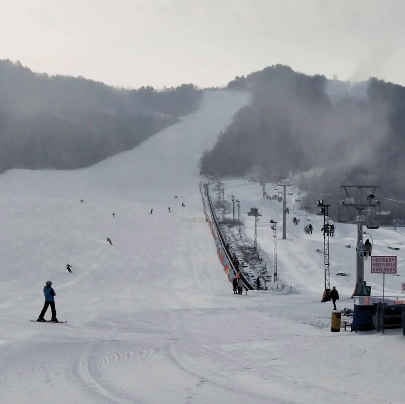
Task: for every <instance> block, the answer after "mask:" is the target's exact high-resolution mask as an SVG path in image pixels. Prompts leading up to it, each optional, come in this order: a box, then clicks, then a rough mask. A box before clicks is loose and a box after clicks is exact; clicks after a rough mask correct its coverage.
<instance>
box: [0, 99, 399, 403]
mask: <svg viewBox="0 0 405 404" xmlns="http://www.w3.org/2000/svg"><path fill="white" fill-rule="evenodd" d="M248 102H249V97H248V96H247V95H246V94H242V93H238V92H205V94H204V100H203V103H202V105H201V107H200V109H199V110H198V111H197V112H196V113H195V114H192V115H190V116H187V117H184V118H182V121H181V122H180V123H178V124H177V125H174V126H172V127H170V128H167V129H165V130H164V131H162V132H161V133H159V134H157V135H155V136H153V137H151V138H150V139H148V140H146V141H145V142H144V143H142V144H141V145H139V146H138V147H137V148H135V149H134V150H131V151H128V152H125V153H122V154H120V155H118V156H114V157H112V158H109V159H107V160H105V161H103V162H101V163H99V164H97V165H95V166H92V167H90V168H87V169H82V170H75V171H67V172H62V171H29V170H12V171H9V172H7V173H5V174H3V175H1V176H0V223H1V229H2V231H1V232H0V274H1V282H0V309H1V310H0V403H6V404H11V403H12V404H17V403H18V404H21V403H29V404H36V403H41V404H46V403H54V402H55V401H59V402H63V403H78V404H79V403H80V404H87V403H119V404H127V403H133V404H161V403H165V404H212V403H221V404H222V403H223V404H242V403H249V404H264V403H275V404H313V403H320V402H328V403H331V404H337V403H339V404H340V403H341V402H345V403H360V402H362V403H363V402H367V403H377V402H389V403H400V402H402V398H401V397H402V395H401V391H400V389H399V387H398V386H401V385H402V373H403V363H404V360H405V358H404V356H405V354H404V353H403V349H402V345H403V337H402V335H400V333H399V332H396V331H392V332H389V333H387V334H386V335H385V336H384V337H382V336H380V335H375V334H361V333H359V334H358V335H355V334H354V333H349V332H347V333H344V332H342V333H340V334H332V333H330V331H329V326H330V312H331V305H330V304H320V298H321V295H322V291H323V256H322V254H318V253H315V250H316V248H320V249H322V248H323V244H322V236H321V234H320V227H321V222H320V220H321V219H320V218H318V217H315V216H312V217H311V220H313V223H314V233H315V234H314V235H313V236H312V237H310V236H306V235H304V232H303V225H304V223H303V217H301V223H300V225H299V226H293V225H292V223H290V221H291V220H292V217H293V216H292V214H290V216H289V218H288V219H289V222H288V240H286V241H282V240H279V243H278V246H279V275H280V277H281V278H282V279H283V280H284V281H285V282H287V283H288V284H289V285H292V286H294V287H295V288H296V289H297V290H298V291H299V294H291V295H284V294H282V293H275V292H274V293H272V292H262V293H259V292H256V291H252V292H249V293H248V295H247V296H246V295H243V296H235V295H233V293H232V287H231V285H230V283H229V282H228V281H227V279H226V275H225V273H224V271H223V269H222V267H221V265H220V263H219V260H218V257H217V255H216V249H215V244H214V242H213V239H212V236H211V234H210V232H209V229H208V226H207V224H206V223H205V222H204V220H202V221H201V220H197V221H196V222H194V221H193V219H194V217H195V218H198V219H201V218H203V211H202V203H201V196H200V193H199V188H198V182H199V180H200V176H199V168H198V164H199V159H200V157H201V155H202V153H203V152H204V151H205V150H206V149H209V148H211V147H212V146H213V145H214V144H215V142H216V140H217V138H218V134H219V133H220V131H221V130H223V129H224V128H225V127H226V126H227V125H228V124H229V123H230V122H231V120H232V116H233V114H234V113H235V112H237V111H238V109H240V108H241V107H243V106H244V105H246V103H248ZM224 182H225V185H226V195H227V198H228V199H230V197H229V196H230V195H231V194H232V193H233V194H234V195H235V196H236V197H237V198H238V199H240V200H241V201H242V204H241V212H242V213H243V212H247V211H248V210H249V209H250V208H251V207H252V206H257V207H258V208H259V209H260V211H261V213H262V214H263V217H262V218H261V219H260V222H259V229H258V236H259V243H260V245H261V246H262V248H263V253H264V255H265V256H266V258H267V259H268V266H270V267H271V255H272V240H271V230H270V228H269V226H268V221H269V219H271V218H273V219H276V220H278V221H280V218H281V216H280V215H281V211H280V207H281V205H280V204H278V203H276V202H269V201H267V200H263V198H261V188H260V186H259V185H258V184H254V183H249V182H248V181H243V180H226V181H224ZM268 188H269V189H268V191H269V194H271V192H270V191H271V185H268ZM175 195H177V196H178V198H177V199H174V196H175ZM82 198H83V199H84V201H85V203H80V202H79V201H80V199H82ZM289 198H290V197H289ZM293 198H294V196H292V197H291V198H290V199H289V205H292V204H293V203H294V202H293ZM182 202H185V204H186V207H185V208H182V207H181V203H182ZM169 206H170V207H171V210H172V213H168V212H167V210H168V207H169ZM152 208H153V209H154V211H153V214H152V215H150V214H149V212H150V209H152ZM112 212H115V214H116V217H115V219H113V218H112V217H111V215H112ZM301 213H302V212H301ZM243 216H244V220H245V223H246V225H245V226H244V232H245V234H246V236H247V237H250V238H252V237H253V221H252V220H250V218H248V217H247V216H246V214H243ZM281 231H282V229H281V226H279V234H281ZM372 235H373V239H374V241H375V252H376V253H379V254H382V253H388V254H389V253H390V251H389V250H387V245H393V244H396V243H397V242H405V239H404V236H403V235H401V234H399V233H396V232H392V231H390V230H386V229H382V230H378V231H373V232H372ZM107 237H109V238H111V240H112V242H113V245H112V246H111V245H110V244H108V242H107ZM354 237H355V229H354V227H353V226H350V225H347V226H341V225H338V227H337V234H336V237H335V238H334V239H332V241H331V264H332V265H331V268H332V283H333V284H336V286H337V288H338V290H339V292H340V294H341V296H342V300H341V301H340V302H339V307H343V306H344V305H350V304H351V302H350V300H349V299H347V298H345V296H348V295H350V294H351V291H352V290H353V279H354V278H353V277H354V256H353V254H354V248H352V249H350V250H349V249H346V248H345V247H344V244H347V243H350V244H352V245H354V243H353V240H354ZM398 253H399V254H398V255H399V273H400V275H401V276H400V277H387V279H386V280H387V294H390V293H394V294H398V290H399V284H400V281H401V279H402V274H403V269H404V262H405V256H404V254H403V252H402V250H401V251H399V252H398ZM67 263H70V264H71V265H72V270H73V274H69V273H67V271H66V270H65V266H66V264H67ZM367 265H369V263H367V264H366V273H367V278H366V279H367V281H368V283H369V284H371V285H372V287H373V291H377V292H379V291H381V285H382V279H381V278H380V277H378V276H377V277H376V276H373V277H371V275H369V274H368V272H367V271H368V269H367V268H368V267H367ZM337 270H345V271H347V272H348V274H349V276H348V277H347V278H339V277H336V276H335V274H334V273H335V272H336V271H337ZM48 279H51V280H52V281H53V285H54V287H55V290H56V294H57V295H56V308H57V313H58V318H59V319H60V320H67V321H68V323H67V324H59V325H56V324H55V325H53V324H46V325H45V324H37V323H32V322H30V321H29V320H30V319H35V318H36V317H37V315H38V313H39V311H40V310H41V308H42V305H43V295H42V287H43V285H44V282H45V281H46V280H48ZM47 316H48V318H49V316H50V313H47Z"/></svg>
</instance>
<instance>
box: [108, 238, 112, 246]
mask: <svg viewBox="0 0 405 404" xmlns="http://www.w3.org/2000/svg"><path fill="white" fill-rule="evenodd" d="M107 241H108V242H109V243H110V244H111V245H113V244H112V241H111V239H110V238H109V237H107Z"/></svg>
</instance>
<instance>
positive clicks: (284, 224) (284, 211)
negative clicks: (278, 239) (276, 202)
mask: <svg viewBox="0 0 405 404" xmlns="http://www.w3.org/2000/svg"><path fill="white" fill-rule="evenodd" d="M277 185H278V186H279V187H283V188H284V197H283V240H285V239H286V238H287V187H290V186H291V184H277Z"/></svg>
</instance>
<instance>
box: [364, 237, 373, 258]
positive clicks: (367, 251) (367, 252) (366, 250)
mask: <svg viewBox="0 0 405 404" xmlns="http://www.w3.org/2000/svg"><path fill="white" fill-rule="evenodd" d="M364 247H365V248H364V256H365V257H367V255H368V256H369V257H371V248H372V246H371V243H370V240H369V239H367V240H366V241H365V242H364Z"/></svg>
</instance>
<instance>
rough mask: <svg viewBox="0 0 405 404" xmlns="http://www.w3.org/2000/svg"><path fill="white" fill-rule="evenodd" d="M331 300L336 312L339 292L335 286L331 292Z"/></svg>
mask: <svg viewBox="0 0 405 404" xmlns="http://www.w3.org/2000/svg"><path fill="white" fill-rule="evenodd" d="M330 299H331V300H332V303H333V310H336V300H339V292H338V291H337V289H336V287H335V286H334V287H333V289H332V290H331V292H330Z"/></svg>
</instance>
